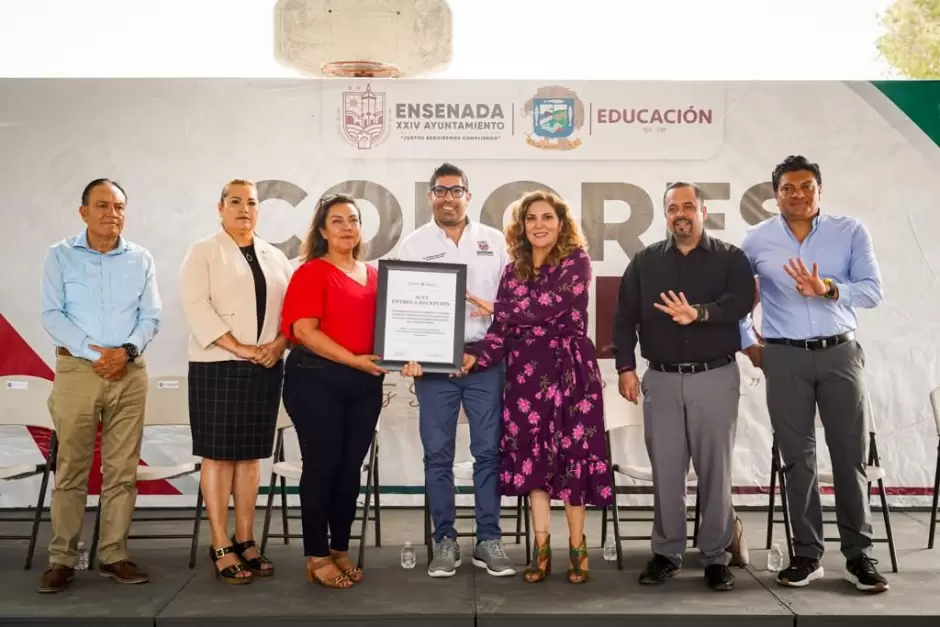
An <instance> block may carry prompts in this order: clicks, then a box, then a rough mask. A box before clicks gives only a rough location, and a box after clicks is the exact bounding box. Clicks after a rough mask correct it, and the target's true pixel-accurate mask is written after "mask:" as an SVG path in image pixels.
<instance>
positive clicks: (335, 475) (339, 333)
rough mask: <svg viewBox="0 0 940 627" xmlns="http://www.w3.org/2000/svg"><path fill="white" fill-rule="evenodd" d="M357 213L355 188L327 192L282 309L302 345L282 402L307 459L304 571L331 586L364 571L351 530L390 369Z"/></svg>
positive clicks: (292, 359)
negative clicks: (354, 556) (353, 552)
mask: <svg viewBox="0 0 940 627" xmlns="http://www.w3.org/2000/svg"><path fill="white" fill-rule="evenodd" d="M360 219H361V214H360V211H359V208H358V207H357V206H356V201H355V200H354V199H353V198H352V197H350V196H346V195H343V194H341V195H335V196H326V197H324V198H321V199H320V201H319V203H318V204H317V210H316V213H315V214H314V216H313V224H312V225H311V227H310V232H309V234H308V235H307V239H306V242H305V243H304V249H303V254H302V257H301V260H302V261H303V262H304V264H303V265H302V266H300V267H299V268H298V269H297V270H296V271H295V272H294V274H293V276H292V278H291V281H290V284H289V285H288V287H287V293H286V295H285V297H284V308H283V313H282V317H281V330H282V332H283V333H284V335H285V336H286V337H287V338H288V339H290V340H291V341H292V342H293V343H294V344H295V346H294V348H293V349H292V350H291V352H290V355H289V356H288V358H287V364H286V369H285V377H284V408H285V409H286V410H287V413H288V414H289V415H290V418H291V420H292V421H293V423H294V426H295V427H296V430H297V439H298V440H299V442H300V449H301V453H302V454H303V460H304V465H303V474H302V475H301V477H300V506H301V516H302V519H303V533H304V555H306V556H307V580H308V581H311V582H312V581H314V580H316V581H318V582H319V583H321V584H323V585H325V586H327V587H330V588H349V587H351V586H352V585H353V584H354V583H356V582H359V581H361V580H362V571H361V570H359V569H358V568H356V567H355V565H354V564H353V562H352V560H351V559H350V557H349V536H350V531H351V529H352V523H353V520H354V518H355V516H356V498H357V497H358V496H359V487H360V474H361V470H360V469H361V468H362V462H363V459H364V458H365V456H366V453H367V452H368V451H369V445H370V444H371V442H372V436H373V433H374V432H375V426H376V423H377V421H378V418H379V412H381V410H382V382H383V380H384V378H385V375H386V374H387V371H386V370H384V369H382V368H381V367H379V366H378V365H377V364H376V363H375V361H376V360H377V359H378V357H376V356H375V355H373V354H372V350H373V346H372V344H373V337H374V334H375V310H376V293H377V287H378V275H377V273H376V270H375V269H374V268H372V267H371V266H368V265H366V264H365V263H364V262H363V261H361V259H360V257H361V256H362V248H363V245H362V238H361V234H360ZM328 530H329V536H330V540H329V542H328V541H327V537H328V533H327V531H328Z"/></svg>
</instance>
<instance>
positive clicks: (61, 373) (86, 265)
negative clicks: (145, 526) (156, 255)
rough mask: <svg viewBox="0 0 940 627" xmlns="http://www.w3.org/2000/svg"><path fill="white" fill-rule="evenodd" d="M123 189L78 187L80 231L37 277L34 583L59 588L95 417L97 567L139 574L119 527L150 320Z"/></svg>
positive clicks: (138, 436) (156, 313)
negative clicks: (45, 339)
mask: <svg viewBox="0 0 940 627" xmlns="http://www.w3.org/2000/svg"><path fill="white" fill-rule="evenodd" d="M125 204H126V195H125V193H124V190H123V189H121V187H120V186H119V185H118V184H117V183H115V182H113V181H110V180H108V179H96V180H94V181H92V182H91V183H89V184H88V185H87V186H86V187H85V190H84V191H83V192H82V204H81V207H80V208H79V214H80V215H81V217H82V220H84V222H85V224H86V227H87V228H86V230H85V231H84V232H83V233H82V234H81V235H77V236H74V237H70V238H67V239H64V240H62V241H60V242H58V243H56V244H54V245H53V246H52V247H51V248H50V249H49V252H48V254H47V256H46V261H45V267H44V269H43V276H42V324H43V327H44V328H45V330H46V332H47V333H48V334H49V336H50V337H51V338H52V341H53V342H54V344H55V346H56V373H55V380H54V383H53V390H52V395H51V396H50V398H49V410H50V412H51V415H52V420H53V423H54V424H55V428H56V436H57V440H58V449H57V454H56V472H55V482H56V485H55V490H54V491H53V493H52V504H51V522H52V540H51V541H50V543H49V569H48V570H46V572H45V573H43V575H42V578H41V580H40V584H39V588H38V590H39V592H59V591H61V590H63V589H65V588H66V587H67V586H68V584H69V582H70V581H71V580H72V577H73V575H74V568H75V565H76V563H77V562H78V551H77V544H78V540H79V538H80V536H81V531H82V522H83V520H84V515H85V503H86V500H87V496H88V473H89V471H90V470H91V464H92V460H93V458H94V449H95V437H96V434H97V429H98V423H99V421H100V423H101V427H102V433H101V457H102V469H103V474H104V476H103V483H102V488H101V509H102V512H101V529H100V536H99V537H100V544H99V547H98V558H99V570H100V574H102V575H104V576H107V577H110V578H112V579H115V580H116V581H118V582H120V583H143V582H146V581H147V580H148V577H147V574H146V573H145V572H144V571H143V570H141V569H140V568H139V567H138V566H136V565H135V564H134V563H133V562H131V561H130V557H129V555H128V552H127V534H128V531H129V529H130V524H131V517H132V514H133V511H134V505H135V502H136V499H137V465H138V463H139V462H140V444H141V440H142V438H143V426H144V408H145V404H146V399H147V368H146V366H145V365H144V360H143V357H142V355H143V352H144V350H145V349H146V348H147V346H148V345H149V344H150V342H151V340H153V338H154V336H155V335H156V334H157V331H158V330H159V327H160V310H161V305H160V296H159V294H158V292H157V282H156V277H155V275H154V263H153V257H151V255H150V253H149V252H148V251H147V250H145V249H144V248H141V247H140V246H137V245H135V244H132V243H130V242H128V241H127V240H125V239H124V238H123V237H122V236H121V233H122V231H123V229H124V207H125Z"/></svg>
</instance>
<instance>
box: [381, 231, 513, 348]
mask: <svg viewBox="0 0 940 627" xmlns="http://www.w3.org/2000/svg"><path fill="white" fill-rule="evenodd" d="M397 257H398V258H399V259H401V260H402V261H430V262H437V263H460V264H464V265H466V266H467V291H468V292H470V293H471V294H473V295H474V296H478V297H480V298H482V299H484V300H488V301H491V302H492V301H494V300H496V292H497V291H498V290H499V280H500V278H502V274H503V269H504V268H505V267H506V264H507V263H509V255H508V253H507V250H506V238H505V236H504V235H503V234H502V233H501V232H499V231H497V230H496V229H494V228H492V227H489V226H486V225H485V224H480V223H479V222H472V221H470V220H468V221H467V226H466V227H464V230H463V234H462V235H461V236H460V243H459V244H455V243H454V241H453V240H451V239H450V238H449V237H447V234H446V233H445V232H444V230H443V229H442V228H441V227H439V226H438V225H437V223H436V222H434V220H431V221H430V222H428V223H427V224H425V225H424V226H421V227H419V228H418V229H416V230H415V231H413V232H412V233H410V234H408V236H406V237H405V239H404V240H402V242H401V245H400V246H399V248H398V255H397ZM474 311H476V307H475V306H474V305H472V304H470V303H467V318H466V323H465V326H464V341H465V342H468V343H469V342H476V341H477V340H481V339H483V336H484V335H486V331H487V329H489V327H490V324H491V323H492V322H493V318H492V316H486V317H479V318H477V317H473V318H471V317H470V314H471V313H473V312H474Z"/></svg>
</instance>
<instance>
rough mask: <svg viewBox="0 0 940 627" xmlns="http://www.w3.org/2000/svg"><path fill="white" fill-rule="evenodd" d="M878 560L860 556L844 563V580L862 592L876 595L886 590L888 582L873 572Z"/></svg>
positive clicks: (875, 571) (876, 572)
mask: <svg viewBox="0 0 940 627" xmlns="http://www.w3.org/2000/svg"><path fill="white" fill-rule="evenodd" d="M877 563H878V560H873V559H871V558H870V557H868V556H867V555H862V556H861V557H858V558H856V559H853V560H846V562H845V580H846V581H848V582H849V583H850V584H852V585H853V586H855V587H856V588H858V589H859V590H861V591H862V592H871V593H873V594H877V593H879V592H884V591H885V590H887V589H888V587H889V586H888V580H887V579H885V578H884V577H882V576H881V575H879V574H878V571H877V570H875V564H877Z"/></svg>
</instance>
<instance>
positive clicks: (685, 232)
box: [672, 220, 693, 239]
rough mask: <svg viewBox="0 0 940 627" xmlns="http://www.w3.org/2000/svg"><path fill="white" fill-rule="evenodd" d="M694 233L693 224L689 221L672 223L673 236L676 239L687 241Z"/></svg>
mask: <svg viewBox="0 0 940 627" xmlns="http://www.w3.org/2000/svg"><path fill="white" fill-rule="evenodd" d="M692 233H693V228H692V222H690V221H689V220H676V221H675V222H673V223H672V234H673V236H674V237H675V238H676V239H686V238H688V237H691V236H692Z"/></svg>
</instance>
